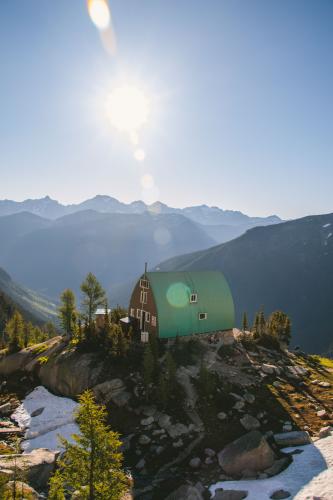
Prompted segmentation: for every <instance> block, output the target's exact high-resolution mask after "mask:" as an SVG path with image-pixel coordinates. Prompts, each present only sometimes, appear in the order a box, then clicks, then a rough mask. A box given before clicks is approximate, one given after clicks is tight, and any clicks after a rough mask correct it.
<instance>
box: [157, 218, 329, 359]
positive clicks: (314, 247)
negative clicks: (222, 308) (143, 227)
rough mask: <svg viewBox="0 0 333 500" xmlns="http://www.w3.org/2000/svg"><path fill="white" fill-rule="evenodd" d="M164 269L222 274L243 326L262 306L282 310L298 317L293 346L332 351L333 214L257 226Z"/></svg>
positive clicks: (160, 267) (293, 319)
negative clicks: (245, 315) (210, 271)
mask: <svg viewBox="0 0 333 500" xmlns="http://www.w3.org/2000/svg"><path fill="white" fill-rule="evenodd" d="M158 268H159V269H160V270H162V271H169V270H172V271H177V270H203V269H205V270H207V269H216V270H221V271H223V272H224V274H225V276H226V278H227V279H228V281H229V284H230V286H231V290H232V293H233V297H234V301H235V305H236V311H237V318H238V324H240V322H241V316H242V314H243V312H244V311H247V313H248V314H249V315H250V320H251V321H252V319H253V315H254V313H255V312H256V311H258V310H259V309H260V307H261V306H264V309H265V312H266V313H267V314H268V313H270V312H272V311H274V310H276V309H282V310H284V311H285V312H287V313H288V314H289V315H290V316H291V319H292V323H293V344H299V345H301V346H302V348H304V349H306V350H307V351H314V352H326V351H328V349H329V346H330V345H331V344H332V343H333V326H332V318H331V316H332V311H333V214H327V215H318V216H311V217H305V218H302V219H298V220H294V221H291V222H285V223H282V224H277V225H273V226H267V227H257V228H254V229H251V230H249V231H247V232H246V233H245V234H244V235H242V236H240V237H239V238H237V239H235V240H233V241H229V242H228V243H224V244H222V245H218V246H214V247H212V248H210V249H208V250H203V251H200V252H196V253H192V254H189V255H183V256H180V257H175V258H173V259H171V260H169V261H167V262H164V263H162V264H160V265H159V266H158Z"/></svg>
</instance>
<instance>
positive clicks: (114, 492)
mask: <svg viewBox="0 0 333 500" xmlns="http://www.w3.org/2000/svg"><path fill="white" fill-rule="evenodd" d="M79 403H80V405H79V409H78V411H77V413H76V420H77V423H78V425H79V429H80V435H77V434H74V435H73V439H74V443H71V442H69V441H68V440H66V439H64V438H61V439H60V441H61V445H62V447H63V448H64V455H63V457H62V459H61V460H59V462H58V466H59V468H58V470H57V471H56V473H55V474H54V476H53V477H52V478H51V481H50V492H49V497H48V498H49V500H63V499H64V498H65V496H67V495H68V494H70V493H71V492H73V491H75V492H76V495H77V498H82V499H87V500H88V499H89V500H120V498H121V497H122V496H123V494H124V493H125V491H126V490H127V489H128V480H127V478H126V475H125V473H124V472H123V470H122V459H123V457H122V454H121V452H120V447H121V441H120V440H119V434H118V433H116V432H113V431H112V430H111V429H110V428H109V427H108V426H107V425H106V410H105V408H104V407H103V406H99V405H97V404H96V402H95V400H94V397H93V394H92V392H91V391H85V392H84V393H83V394H82V395H81V396H80V398H79Z"/></svg>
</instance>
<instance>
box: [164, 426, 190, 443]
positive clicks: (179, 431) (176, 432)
mask: <svg viewBox="0 0 333 500" xmlns="http://www.w3.org/2000/svg"><path fill="white" fill-rule="evenodd" d="M167 432H168V434H169V436H170V437H171V438H172V439H175V438H178V437H179V436H183V435H184V434H188V432H189V429H188V427H187V426H186V425H184V424H180V423H178V424H175V425H172V426H170V427H168V429H167Z"/></svg>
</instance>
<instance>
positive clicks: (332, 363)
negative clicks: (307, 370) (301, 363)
mask: <svg viewBox="0 0 333 500" xmlns="http://www.w3.org/2000/svg"><path fill="white" fill-rule="evenodd" d="M311 358H312V359H313V360H314V361H317V362H318V363H320V364H321V366H324V367H325V368H332V369H333V359H330V358H324V357H322V356H317V355H316V354H315V355H313V356H311Z"/></svg>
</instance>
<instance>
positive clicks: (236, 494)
mask: <svg viewBox="0 0 333 500" xmlns="http://www.w3.org/2000/svg"><path fill="white" fill-rule="evenodd" d="M247 495H248V492H247V491H245V490H216V492H215V496H213V499H212V500H243V498H246V497H247Z"/></svg>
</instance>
